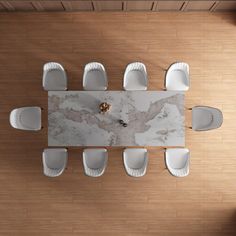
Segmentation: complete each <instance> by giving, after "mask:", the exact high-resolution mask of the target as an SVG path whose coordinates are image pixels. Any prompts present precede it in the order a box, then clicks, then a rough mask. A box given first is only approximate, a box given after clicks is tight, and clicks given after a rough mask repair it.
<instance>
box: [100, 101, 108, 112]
mask: <svg viewBox="0 0 236 236" xmlns="http://www.w3.org/2000/svg"><path fill="white" fill-rule="evenodd" d="M110 108H111V105H110V104H108V103H107V102H103V103H101V104H100V105H99V109H100V113H106V112H108V111H109V110H110Z"/></svg>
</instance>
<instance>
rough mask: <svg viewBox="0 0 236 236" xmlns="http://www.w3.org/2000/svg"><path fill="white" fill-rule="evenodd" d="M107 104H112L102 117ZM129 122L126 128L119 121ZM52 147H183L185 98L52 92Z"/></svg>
mask: <svg viewBox="0 0 236 236" xmlns="http://www.w3.org/2000/svg"><path fill="white" fill-rule="evenodd" d="M102 102H107V103H109V104H111V109H110V111H109V112H108V113H105V114H100V113H99V105H100V103H102ZM120 119H122V120H124V121H125V122H126V123H127V124H128V126H127V127H123V126H122V125H120V124H119V122H118V120H120ZM48 145H49V146H184V145H185V129H184V94H183V93H182V92H174V91H50V92H48Z"/></svg>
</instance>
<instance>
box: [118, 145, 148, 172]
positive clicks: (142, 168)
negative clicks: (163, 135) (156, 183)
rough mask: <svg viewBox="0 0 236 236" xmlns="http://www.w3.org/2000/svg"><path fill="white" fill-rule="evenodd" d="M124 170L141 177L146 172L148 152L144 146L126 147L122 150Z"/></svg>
mask: <svg viewBox="0 0 236 236" xmlns="http://www.w3.org/2000/svg"><path fill="white" fill-rule="evenodd" d="M123 160H124V166H125V170H126V172H127V174H128V175H130V176H132V177H141V176H144V175H145V174H146V171H147V165H148V153H147V149H145V148H126V149H125V150H124V152H123Z"/></svg>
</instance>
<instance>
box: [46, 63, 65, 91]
mask: <svg viewBox="0 0 236 236" xmlns="http://www.w3.org/2000/svg"><path fill="white" fill-rule="evenodd" d="M43 70H44V71H43V88H44V90H47V91H49V90H51V91H60V90H61V91H62V90H67V76H66V72H65V70H64V68H63V67H62V65H60V64H59V63H56V62H49V63H46V64H45V65H44V68H43Z"/></svg>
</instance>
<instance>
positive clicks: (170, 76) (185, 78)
mask: <svg viewBox="0 0 236 236" xmlns="http://www.w3.org/2000/svg"><path fill="white" fill-rule="evenodd" d="M189 85H190V76H189V65H188V64H187V63H184V62H176V63H174V64H172V65H171V66H170V67H169V69H168V70H167V72H166V76H165V87H166V90H175V91H187V90H188V89H189Z"/></svg>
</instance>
